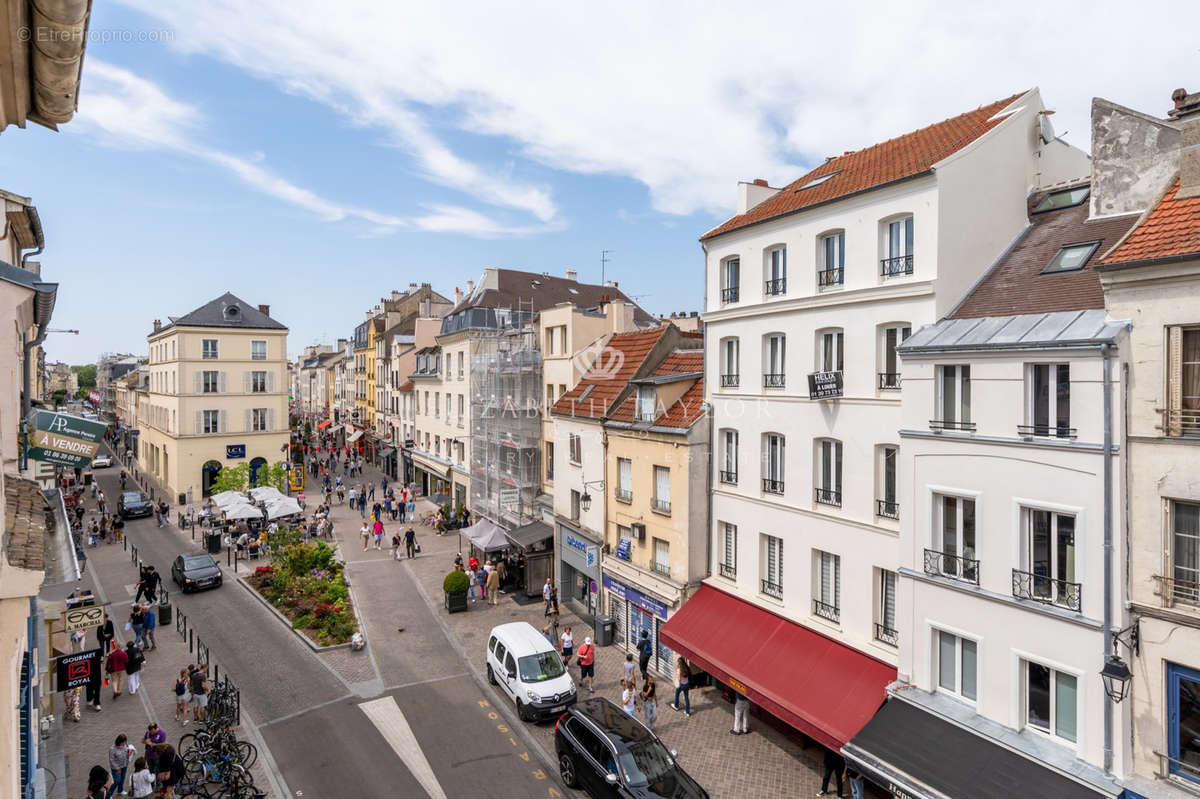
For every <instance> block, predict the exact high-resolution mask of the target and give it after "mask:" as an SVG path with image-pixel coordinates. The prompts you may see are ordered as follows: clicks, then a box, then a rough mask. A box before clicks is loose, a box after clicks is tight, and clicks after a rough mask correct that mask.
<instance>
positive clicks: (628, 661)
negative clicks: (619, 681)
mask: <svg viewBox="0 0 1200 799" xmlns="http://www.w3.org/2000/svg"><path fill="white" fill-rule="evenodd" d="M621 668H622V669H624V678H625V680H626V681H630V680H632V679H633V653H632V652H629V653H627V654H626V655H625V662H624V663H622V664H621Z"/></svg>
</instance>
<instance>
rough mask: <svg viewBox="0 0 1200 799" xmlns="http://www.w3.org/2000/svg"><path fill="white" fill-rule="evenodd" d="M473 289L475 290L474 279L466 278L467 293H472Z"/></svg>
mask: <svg viewBox="0 0 1200 799" xmlns="http://www.w3.org/2000/svg"><path fill="white" fill-rule="evenodd" d="M474 291H475V281H474V280H468V281H467V294H471V293H473V292H474Z"/></svg>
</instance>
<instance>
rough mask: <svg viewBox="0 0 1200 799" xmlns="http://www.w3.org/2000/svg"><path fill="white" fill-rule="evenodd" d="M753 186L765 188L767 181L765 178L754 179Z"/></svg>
mask: <svg viewBox="0 0 1200 799" xmlns="http://www.w3.org/2000/svg"><path fill="white" fill-rule="evenodd" d="M754 185H755V186H766V185H767V180H766V178H755V179H754Z"/></svg>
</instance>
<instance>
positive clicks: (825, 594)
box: [821, 552, 832, 604]
mask: <svg viewBox="0 0 1200 799" xmlns="http://www.w3.org/2000/svg"><path fill="white" fill-rule="evenodd" d="M829 566H830V564H829V553H828V552H822V553H821V601H822V602H824V603H826V604H829V596H830V589H831V588H832V586H831V585H830V582H829V578H830V577H831V576H832V575H830V569H829Z"/></svg>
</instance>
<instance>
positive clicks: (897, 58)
mask: <svg viewBox="0 0 1200 799" xmlns="http://www.w3.org/2000/svg"><path fill="white" fill-rule="evenodd" d="M442 5H444V6H445V8H437V7H433V6H416V5H408V4H400V3H393V4H386V6H385V4H378V3H369V2H365V0H363V2H361V3H355V2H349V1H348V2H344V3H340V4H338V6H337V9H338V10H337V13H336V15H335V16H332V17H331V16H329V11H328V9H329V8H330V6H328V4H324V3H317V2H315V0H311V1H310V0H291V1H290V2H283V0H261V1H260V2H256V3H254V4H244V3H239V2H235V1H234V0H214V1H213V2H209V3H202V4H199V3H194V2H187V3H185V2H182V0H117V1H116V2H113V1H112V0H100V2H97V3H96V4H95V5H94V7H93V17H92V21H91V33H92V39H91V41H89V43H88V48H87V55H86V59H85V67H84V80H83V86H82V90H81V94H80V112H79V115H78V116H77V118H76V119H75V120H74V121H72V122H71V123H70V124H68V125H67V126H65V128H64V129H63V131H61V132H59V133H54V132H51V131H47V130H44V129H42V128H39V127H37V126H33V125H31V126H30V127H29V128H28V129H26V130H24V131H20V130H16V129H10V130H9V131H7V132H5V134H4V135H3V137H2V139H0V169H3V180H2V181H0V187H3V188H5V189H8V190H10V191H13V192H16V193H18V194H24V195H27V196H31V197H33V199H34V201H35V203H36V204H37V206H38V209H39V212H40V214H41V217H42V220H43V225H44V227H45V230H46V237H47V242H48V246H47V248H46V252H45V253H44V254H43V255H42V256H41V260H42V263H43V266H44V275H45V277H46V279H49V280H56V281H58V282H60V283H61V288H60V292H59V305H58V308H57V310H56V313H55V320H54V326H55V327H69V328H79V329H80V331H81V335H79V336H69V335H63V334H54V335H52V336H51V338H50V339H49V340H48V342H47V352H48V357H49V358H50V359H51V360H58V359H62V360H67V361H69V362H72V363H80V362H90V361H92V360H94V359H95V357H96V356H97V355H98V354H99V353H100V352H103V351H109V350H115V351H134V352H139V353H140V352H143V351H144V350H145V334H146V332H147V331H148V330H149V328H150V323H151V321H152V320H153V319H154V318H156V317H157V318H165V317H166V316H168V315H180V314H183V313H186V312H187V311H189V310H191V309H193V308H195V307H197V306H199V305H201V304H203V303H204V302H206V301H208V300H209V299H211V298H212V297H215V296H217V295H219V294H220V293H222V292H224V291H226V290H229V291H232V292H234V293H235V294H237V295H238V296H240V297H242V298H243V299H245V300H246V301H248V302H251V303H268V304H270V305H271V307H272V315H273V316H275V317H276V318H277V319H279V320H280V321H282V322H283V323H285V324H287V325H288V326H289V327H290V328H291V330H292V334H291V337H290V340H289V349H290V350H291V351H292V352H293V353H294V352H296V351H298V350H299V349H300V348H301V347H303V346H304V345H306V344H309V343H313V342H316V341H324V342H331V341H332V340H333V339H335V338H336V337H337V336H339V335H341V336H346V335H348V334H349V332H350V330H351V329H352V327H353V325H354V324H355V323H357V322H358V321H359V320H360V319H361V317H362V313H363V311H364V310H365V309H366V308H367V307H369V306H371V305H373V304H374V303H375V302H376V301H377V300H378V298H379V297H380V296H381V295H384V294H387V293H388V292H389V291H390V290H391V289H393V288H400V289H403V288H405V287H406V286H407V285H408V283H410V282H425V281H427V282H431V283H433V285H434V287H435V288H436V289H438V290H439V291H441V292H442V293H444V294H447V295H450V294H453V290H454V287H455V286H456V285H458V286H461V285H463V284H464V283H465V281H466V280H467V279H470V278H475V277H477V276H478V274H479V273H480V271H481V270H482V269H483V267H485V266H507V267H514V268H523V269H530V270H533V271H539V272H541V271H546V272H551V273H555V274H561V273H562V272H563V270H565V269H568V268H574V269H577V270H578V271H579V273H580V277H581V279H586V280H599V277H600V263H599V261H600V251H601V250H602V249H610V250H613V251H614V252H613V255H612V262H611V264H610V267H609V269H610V271H609V277H610V278H612V279H616V280H618V281H620V284H621V287H622V288H623V289H625V291H626V292H627V293H628V294H630V295H632V296H635V297H638V298H639V301H640V302H641V303H642V304H643V305H644V306H645V307H646V308H647V309H648V310H650V311H652V312H657V313H666V312H670V311H678V310H699V309H700V304H701V301H702V290H703V287H702V279H703V256H702V253H701V250H700V246H699V244H698V243H697V238H698V237H699V235H700V234H701V233H703V232H704V231H705V230H706V229H708V228H709V227H711V226H712V225H714V224H716V223H718V222H720V221H722V220H723V219H724V218H726V217H727V216H728V215H729V214H730V213H731V211H732V208H733V203H734V198H735V187H736V181H737V180H739V179H753V178H756V177H764V178H768V179H769V180H770V181H771V183H772V185H781V184H782V183H786V182H788V181H790V180H793V179H795V178H796V177H798V176H799V175H800V174H802V172H804V171H806V169H807V168H808V166H810V165H813V164H815V163H819V162H820V161H821V160H822V159H823V157H824V156H826V155H830V154H833V153H840V152H842V151H843V150H847V149H855V148H858V147H862V146H864V145H867V144H870V143H872V142H875V141H879V140H881V139H885V138H888V137H890V136H894V135H897V134H899V133H903V132H906V131H908V130H911V129H913V128H916V127H920V126H922V125H925V124H928V123H930V122H933V121H936V120H938V119H941V118H944V117H946V116H949V115H952V114H955V113H958V112H961V111H963V110H966V109H968V108H973V107H975V106H978V105H981V104H984V103H987V102H990V101H992V100H994V99H997V98H999V97H1003V96H1007V95H1009V94H1012V93H1014V92H1017V91H1020V90H1022V89H1025V88H1029V87H1031V86H1035V85H1036V86H1040V87H1041V89H1042V93H1043V96H1044V98H1045V100H1046V102H1047V104H1048V105H1049V106H1050V107H1052V108H1055V109H1057V111H1058V113H1057V114H1056V115H1055V117H1054V123H1055V125H1056V127H1057V129H1058V131H1059V132H1060V133H1061V132H1064V131H1066V135H1067V138H1068V140H1070V141H1072V143H1075V144H1077V145H1080V146H1083V147H1085V148H1086V146H1087V114H1088V105H1089V102H1090V99H1091V97H1092V96H1094V95H1099V96H1104V97H1107V98H1109V99H1112V100H1115V101H1117V102H1120V103H1123V104H1126V105H1129V106H1132V107H1134V108H1137V109H1139V110H1143V111H1147V112H1151V113H1159V114H1161V113H1163V112H1165V110H1166V109H1167V107H1168V106H1169V97H1170V93H1171V91H1172V90H1173V89H1174V88H1176V87H1177V86H1180V85H1183V86H1187V87H1188V88H1189V89H1191V90H1193V91H1194V90H1196V88H1197V86H1192V85H1189V84H1188V81H1189V80H1191V79H1193V78H1194V79H1195V81H1193V82H1196V83H1197V85H1200V68H1198V67H1200V57H1198V55H1200V53H1198V51H1197V48H1196V46H1195V43H1194V42H1191V41H1188V37H1187V35H1186V32H1187V31H1189V30H1195V23H1196V22H1198V21H1200V12H1198V11H1195V10H1181V7H1180V6H1179V5H1178V4H1175V5H1174V7H1173V8H1172V4H1169V3H1167V4H1162V5H1161V9H1160V10H1162V11H1163V14H1165V13H1166V11H1167V10H1170V11H1171V13H1172V14H1173V19H1174V20H1175V21H1174V22H1173V23H1172V24H1171V25H1170V26H1168V27H1164V26H1162V25H1161V24H1160V22H1159V20H1161V19H1163V18H1164V16H1163V14H1158V13H1154V11H1153V9H1147V11H1146V13H1145V14H1142V15H1140V17H1141V18H1140V19H1139V20H1133V21H1125V22H1122V27H1121V30H1120V31H1119V34H1120V36H1121V37H1124V41H1123V44H1122V46H1121V47H1119V48H1114V49H1113V50H1112V52H1106V53H1103V54H1097V55H1096V57H1095V58H1090V57H1089V56H1088V54H1087V52H1086V51H1084V50H1082V49H1081V50H1079V51H1078V57H1075V58H1064V57H1062V56H1063V53H1062V48H1063V46H1064V34H1063V31H1068V30H1069V31H1071V35H1070V36H1069V40H1070V42H1071V43H1074V45H1073V46H1075V47H1079V46H1081V43H1086V42H1096V41H1107V40H1111V39H1112V38H1113V37H1114V36H1115V35H1116V34H1117V33H1118V32H1116V31H1113V30H1112V29H1111V28H1110V27H1109V24H1110V23H1109V20H1111V19H1112V17H1111V15H1109V14H1107V13H1106V12H1105V10H1104V8H1103V7H1098V6H1097V4H1094V3H1093V4H1086V5H1082V4H1081V5H1072V4H1057V5H1056V6H1054V7H1053V8H1045V7H1043V6H1041V5H1034V4H1030V5H1029V6H1028V7H1026V8H1018V7H1017V5H1014V4H1005V5H1003V6H1002V7H1000V8H998V9H995V10H988V11H986V12H970V13H966V12H962V11H961V10H958V9H959V8H960V6H959V5H958V4H942V3H920V2H918V3H915V4H908V5H905V7H904V8H903V9H897V7H896V6H895V5H894V4H878V5H877V6H874V5H873V4H859V5H858V6H857V7H855V8H854V9H843V8H841V7H840V6H839V7H832V6H831V7H830V8H823V7H809V8H803V9H801V8H798V7H797V4H794V3H758V4H755V5H754V6H753V7H750V8H740V9H738V8H735V7H733V6H732V5H730V6H729V7H723V6H717V5H712V6H709V7H708V8H707V9H706V10H698V9H700V8H701V7H698V6H695V5H693V4H684V3H666V2H664V3H660V4H653V5H646V4H626V5H620V4H617V5H611V6H606V7H605V8H606V9H607V10H606V11H604V12H603V13H601V12H599V11H597V10H596V8H597V7H594V6H593V7H584V6H578V7H576V6H571V5H564V4H555V3H548V2H547V3H527V4H522V8H521V10H520V11H512V10H511V9H509V10H503V9H499V8H493V6H492V5H479V6H475V7H472V6H470V5H467V6H462V5H454V6H453V7H451V6H450V5H449V4H442ZM1148 5H1149V6H1154V5H1156V4H1155V3H1150V4H1148ZM1100 6H1103V4H1100ZM872 8H874V9H875V10H871V9H872ZM1113 8H1114V9H1118V8H1121V6H1115V5H1114V6H1113ZM855 11H857V12H858V13H857V14H856V13H855ZM868 12H869V13H868ZM1183 16H1190V17H1191V19H1190V20H1183V19H1180V17H1183ZM780 32H785V33H782V34H781V33H780ZM831 32H836V33H831ZM1172 38H1174V39H1175V40H1174V41H1172ZM776 42H778V45H779V46H776Z"/></svg>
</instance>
